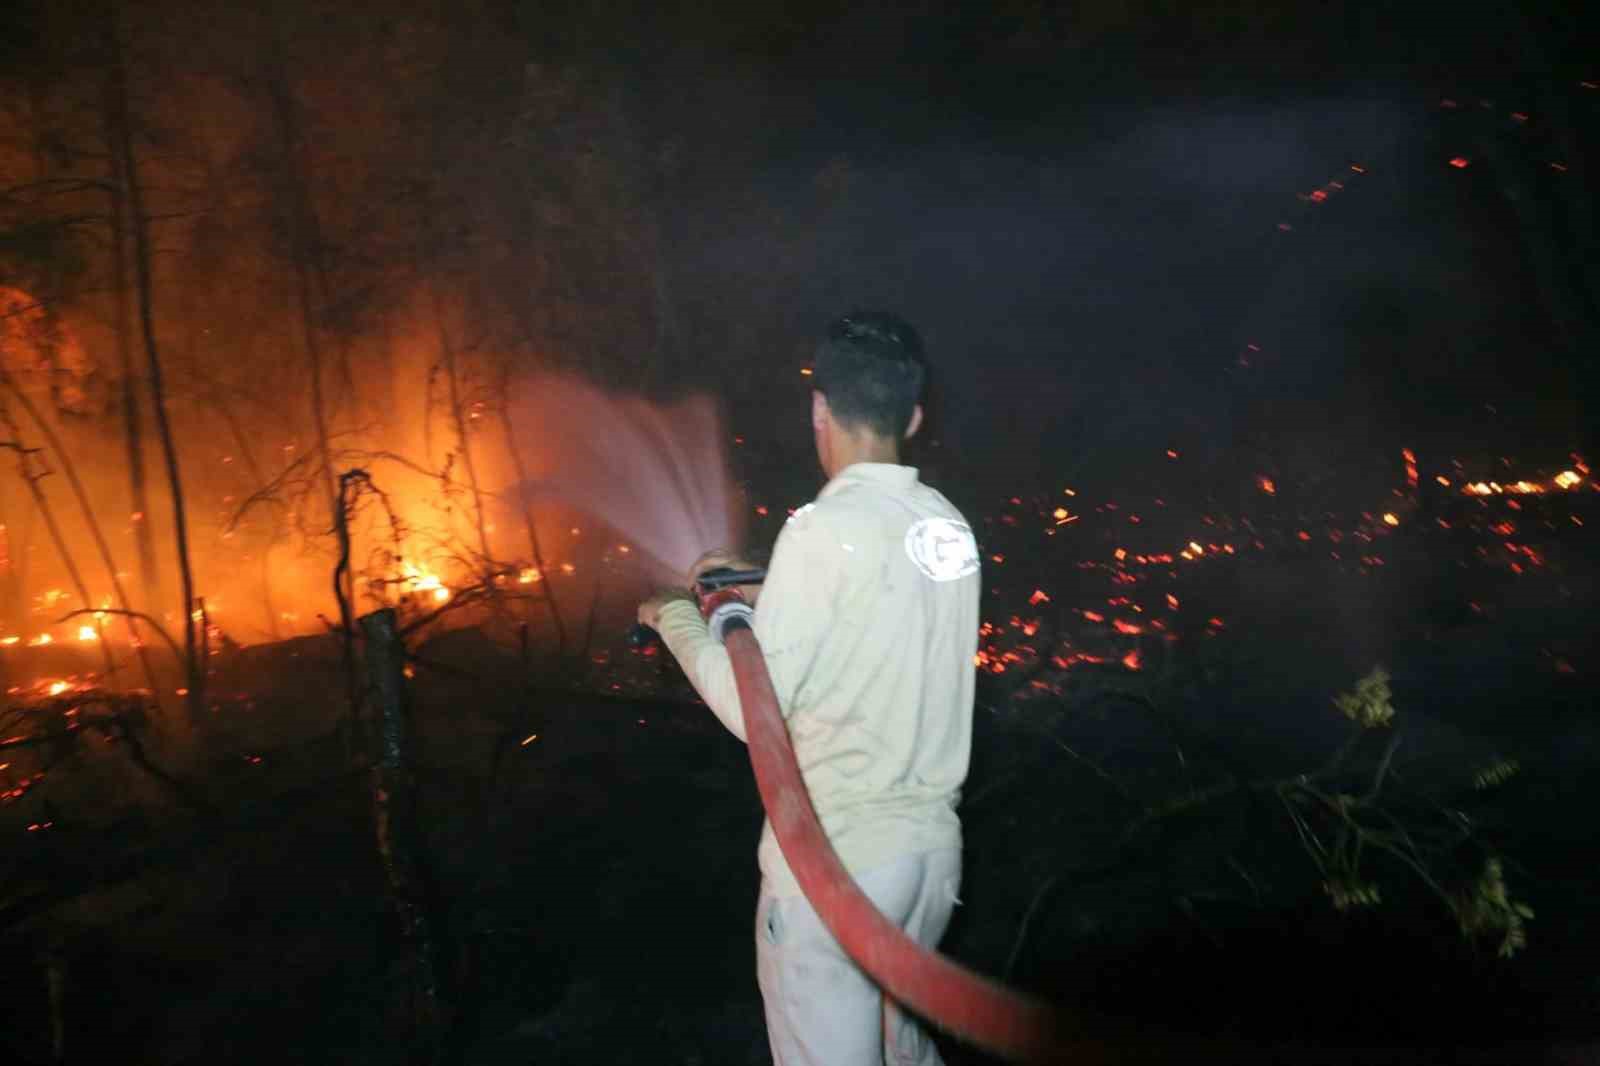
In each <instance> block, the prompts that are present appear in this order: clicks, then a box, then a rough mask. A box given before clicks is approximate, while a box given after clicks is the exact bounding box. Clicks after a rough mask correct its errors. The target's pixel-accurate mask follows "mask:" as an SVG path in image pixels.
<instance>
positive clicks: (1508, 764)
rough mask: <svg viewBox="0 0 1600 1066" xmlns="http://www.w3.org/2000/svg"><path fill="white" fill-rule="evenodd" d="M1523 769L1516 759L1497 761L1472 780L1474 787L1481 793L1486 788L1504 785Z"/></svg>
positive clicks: (1479, 772)
mask: <svg viewBox="0 0 1600 1066" xmlns="http://www.w3.org/2000/svg"><path fill="white" fill-rule="evenodd" d="M1521 769H1522V767H1521V766H1520V765H1519V764H1518V763H1517V760H1515V759H1497V760H1495V761H1494V762H1492V763H1490V764H1489V765H1488V766H1486V767H1484V768H1483V769H1482V770H1479V771H1478V775H1477V776H1476V777H1474V778H1473V779H1472V787H1473V788H1475V789H1477V790H1479V791H1480V792H1481V791H1483V790H1484V789H1486V788H1492V787H1494V786H1495V785H1500V784H1504V783H1505V782H1507V781H1509V780H1511V778H1513V777H1515V776H1516V775H1517V772H1518V771H1519V770H1521Z"/></svg>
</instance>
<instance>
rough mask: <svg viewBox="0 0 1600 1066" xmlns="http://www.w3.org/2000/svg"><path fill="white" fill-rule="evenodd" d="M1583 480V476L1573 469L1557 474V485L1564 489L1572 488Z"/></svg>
mask: <svg viewBox="0 0 1600 1066" xmlns="http://www.w3.org/2000/svg"><path fill="white" fill-rule="evenodd" d="M1582 480H1583V478H1581V477H1579V476H1578V475H1577V474H1576V473H1574V472H1573V471H1571V470H1563V471H1561V473H1559V474H1557V475H1556V485H1557V486H1558V487H1559V488H1563V489H1570V488H1572V487H1573V486H1574V485H1576V484H1578V483H1579V482H1581V481H1582Z"/></svg>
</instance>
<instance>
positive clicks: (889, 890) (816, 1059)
mask: <svg viewBox="0 0 1600 1066" xmlns="http://www.w3.org/2000/svg"><path fill="white" fill-rule="evenodd" d="M856 883H857V884H858V885H859V886H860V887H861V890H862V891H863V892H865V893H866V894H867V898H869V899H871V900H872V902H873V904H874V905H876V906H877V908H878V910H879V911H880V912H882V913H883V915H884V916H885V917H886V918H888V919H889V920H890V921H891V922H894V923H895V924H896V925H898V926H899V927H900V928H901V929H904V930H905V931H906V933H907V935H909V936H910V937H911V938H912V939H914V940H915V941H917V943H919V944H922V945H924V946H926V947H929V948H933V947H937V946H938V943H939V939H940V938H941V937H942V936H944V931H945V927H946V926H948V925H949V924H950V914H951V912H952V910H953V909H954V907H955V905H956V904H957V903H959V902H960V901H959V900H958V899H957V898H956V893H957V892H959V891H960V889H961V852H960V850H959V849H955V848H951V849H948V850H942V851H930V852H923V853H921V854H917V855H908V856H906V857H905V858H902V859H897V860H895V861H893V862H890V863H888V864H886V865H884V866H879V867H874V868H873V869H871V870H868V871H866V872H864V873H862V874H860V875H859V876H857V877H856ZM756 975H757V977H758V979H759V980H760V983H761V998H762V1000H763V1001H764V1003H765V1006H766V1014H767V1037H768V1039H769V1040H770V1041H771V1043H772V1060H773V1062H774V1064H775V1066H885V1064H887V1066H942V1063H943V1060H942V1059H941V1058H940V1057H939V1050H938V1048H936V1047H935V1046H934V1043H933V1041H932V1040H931V1039H929V1038H928V1034H927V1033H926V1032H925V1031H924V1030H923V1028H922V1026H921V1024H920V1023H919V1022H918V1021H917V1020H916V1019H915V1018H913V1017H912V1016H911V1015H909V1014H907V1013H905V1012H903V1011H901V1010H900V1009H899V1007H898V1006H897V1005H896V1004H895V1003H893V1002H892V1001H890V1000H889V999H888V998H887V997H886V996H884V994H883V992H882V991H881V990H879V988H878V986H877V985H876V984H874V983H873V982H872V979H871V978H869V977H868V976H867V975H866V974H865V973H863V972H862V971H861V969H860V968H859V967H858V966H856V964H855V963H854V962H852V961H851V960H850V958H849V956H847V955H846V954H845V953H844V949H843V948H841V947H840V946H839V942H838V941H837V940H835V939H834V938H833V934H832V933H830V932H828V930H827V928H826V927H825V926H824V925H823V924H822V920H821V919H820V918H818V917H817V912H816V911H815V910H813V909H812V907H811V904H810V902H809V901H808V900H807V899H806V898H805V896H803V895H795V896H783V897H777V896H773V895H771V894H770V893H769V892H768V890H767V885H766V883H765V882H763V883H762V886H761V897H760V900H759V901H758V902H757V904H756Z"/></svg>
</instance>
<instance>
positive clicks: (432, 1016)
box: [361, 607, 447, 1063]
mask: <svg viewBox="0 0 1600 1066" xmlns="http://www.w3.org/2000/svg"><path fill="white" fill-rule="evenodd" d="M361 631H362V634H363V635H364V637H365V638H366V655H367V680H368V683H369V684H370V686H371V688H372V692H373V695H374V698H375V700H376V703H377V710H378V716H379V730H378V751H377V763H376V765H375V766H374V767H373V776H372V796H373V825H374V828H375V830H376V835H377V844H378V857H379V858H380V859H381V860H382V862H383V869H384V873H385V875H386V876H387V879H388V885H389V895H390V900H391V902H392V903H393V906H394V908H395V911H396V913H397V914H398V916H399V918H400V933H401V936H402V938H403V939H404V940H405V943H406V947H407V949H408V955H409V958H408V959H407V967H408V970H409V973H408V975H407V976H408V977H409V981H408V982H407V984H408V985H409V988H408V992H409V1003H408V1004H407V1007H408V1010H407V1013H408V1015H409V1021H410V1024H411V1026H412V1033H411V1039H410V1040H409V1041H408V1043H409V1045H410V1047H411V1049H412V1061H413V1062H419V1063H420V1062H435V1061H438V1059H439V1057H440V1053H441V1051H442V1050H443V1036H444V1032H445V1027H446V1024H447V1005H446V1001H445V995H444V989H443V987H442V985H441V981H440V975H441V972H442V969H443V967H442V965H441V960H442V958H443V955H442V953H441V951H440V948H441V941H440V933H441V932H442V925H441V923H440V922H438V921H437V920H436V915H435V914H434V911H435V909H436V908H435V906H434V903H433V893H432V892H431V890H430V884H429V881H428V870H427V866H426V864H425V862H424V860H423V856H422V848H421V835H420V833H419V832H418V827H417V811H416V774H415V771H414V769H413V766H412V755H411V743H412V742H411V706H410V692H409V690H408V688H407V686H406V679H405V657H406V655H405V645H404V644H403V643H402V641H401V638H400V631H399V622H398V617H397V615H396V614H395V611H394V609H393V608H390V607H385V608H383V609H382V610H378V611H374V612H372V613H371V614H368V615H364V616H363V617H362V619H361Z"/></svg>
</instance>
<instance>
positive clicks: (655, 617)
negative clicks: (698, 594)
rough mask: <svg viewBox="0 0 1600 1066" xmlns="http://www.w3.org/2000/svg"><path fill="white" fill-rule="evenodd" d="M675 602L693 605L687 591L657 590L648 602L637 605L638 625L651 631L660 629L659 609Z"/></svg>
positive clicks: (692, 600) (691, 597) (692, 598)
mask: <svg viewBox="0 0 1600 1066" xmlns="http://www.w3.org/2000/svg"><path fill="white" fill-rule="evenodd" d="M677 600H682V601H683V602H684V603H688V604H693V603H694V597H693V596H691V595H689V591H688V590H687V589H672V588H667V589H658V590H656V592H655V594H654V595H652V596H651V597H650V598H649V599H648V600H645V601H644V602H643V603H641V604H640V605H639V624H640V625H645V626H649V627H650V628H651V629H660V628H661V627H660V625H659V624H658V623H659V622H660V621H661V608H663V607H665V606H666V605H667V604H669V603H672V602H674V601H677Z"/></svg>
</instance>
